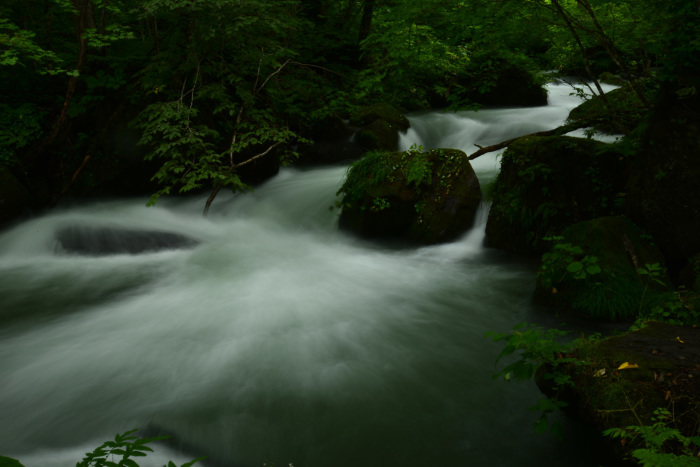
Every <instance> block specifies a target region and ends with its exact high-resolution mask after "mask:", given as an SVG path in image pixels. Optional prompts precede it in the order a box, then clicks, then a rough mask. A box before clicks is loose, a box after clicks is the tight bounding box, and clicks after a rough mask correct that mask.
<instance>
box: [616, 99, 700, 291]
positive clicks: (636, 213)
mask: <svg viewBox="0 0 700 467" xmlns="http://www.w3.org/2000/svg"><path fill="white" fill-rule="evenodd" d="M699 180H700V97H695V98H688V99H679V98H678V97H677V94H676V93H675V92H674V91H673V90H665V91H664V95H662V96H661V98H660V99H659V101H658V104H657V106H656V108H655V110H654V113H653V114H652V116H651V118H650V119H649V122H648V126H647V128H646V130H645V132H644V133H643V135H642V141H641V147H640V150H639V152H638V154H636V155H635V157H634V159H632V164H631V166H630V177H629V181H628V184H627V187H626V190H625V191H626V192H627V193H628V195H627V203H626V207H627V211H626V214H627V215H628V216H629V217H630V218H632V219H633V220H634V221H635V222H636V223H637V224H639V225H643V226H644V228H645V229H646V230H648V231H649V233H651V234H652V235H653V236H654V241H655V242H656V243H657V245H658V246H659V248H660V249H661V251H662V252H663V253H664V255H665V256H666V258H667V260H668V265H669V269H670V270H671V275H672V276H673V277H674V279H675V278H676V276H677V275H678V274H679V272H680V271H681V270H683V269H684V268H685V267H687V265H688V259H689V258H692V257H694V256H695V255H698V254H700V235H699V234H698V232H700V196H698V181H699ZM686 285H688V284H686Z"/></svg>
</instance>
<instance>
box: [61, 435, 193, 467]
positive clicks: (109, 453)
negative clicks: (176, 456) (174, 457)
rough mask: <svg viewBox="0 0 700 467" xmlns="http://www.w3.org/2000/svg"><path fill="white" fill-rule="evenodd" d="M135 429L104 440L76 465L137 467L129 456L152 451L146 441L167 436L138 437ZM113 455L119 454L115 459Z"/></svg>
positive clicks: (171, 465) (188, 464)
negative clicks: (118, 457) (111, 439)
mask: <svg viewBox="0 0 700 467" xmlns="http://www.w3.org/2000/svg"><path fill="white" fill-rule="evenodd" d="M136 431H137V430H135V429H134V430H130V431H127V432H126V433H124V434H121V435H120V434H117V435H116V436H115V437H114V441H105V442H104V443H102V445H100V446H98V447H97V448H95V450H94V451H92V452H88V453H86V454H85V457H84V458H83V459H82V460H81V461H80V462H78V463H77V464H76V465H75V466H76V467H122V466H124V467H139V464H138V463H137V462H136V461H134V460H133V459H131V457H145V456H146V455H147V454H146V453H148V452H153V449H151V448H150V447H149V446H147V444H148V443H151V442H153V441H158V440H162V439H167V438H168V437H167V436H157V437H154V438H139V437H138V436H134V435H133V434H134V433H135V432H136ZM115 456H121V458H120V459H115ZM202 459H204V457H199V458H197V459H195V460H193V461H190V462H186V463H184V464H182V466H181V467H191V466H192V465H194V464H195V463H197V462H199V461H200V460H202ZM164 467H177V466H176V464H175V463H174V462H173V461H169V462H168V465H167V466H164Z"/></svg>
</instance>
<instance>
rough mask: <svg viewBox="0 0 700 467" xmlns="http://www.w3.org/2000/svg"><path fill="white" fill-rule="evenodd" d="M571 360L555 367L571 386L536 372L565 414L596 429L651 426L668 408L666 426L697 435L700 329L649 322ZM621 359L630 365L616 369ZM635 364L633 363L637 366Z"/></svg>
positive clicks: (589, 345) (592, 344)
mask: <svg viewBox="0 0 700 467" xmlns="http://www.w3.org/2000/svg"><path fill="white" fill-rule="evenodd" d="M571 357H574V360H575V361H574V362H573V363H567V364H565V365H558V366H557V371H559V372H560V373H562V374H564V375H568V376H569V377H571V378H572V383H573V384H572V385H571V386H567V387H566V388H559V390H556V389H555V388H554V380H553V379H552V378H545V377H544V376H545V374H546V373H548V372H551V370H552V367H551V366H546V367H542V368H541V369H540V371H538V375H537V384H538V386H539V387H540V389H541V390H542V392H544V393H545V394H546V395H548V396H549V397H558V398H559V400H563V401H564V402H567V403H568V404H569V405H568V407H567V408H566V409H565V411H566V412H567V414H568V415H570V416H573V417H576V418H581V419H583V420H585V421H587V422H589V423H591V424H593V425H594V426H595V427H596V429H597V430H598V431H600V432H602V431H604V430H606V429H609V428H625V427H628V426H652V425H653V424H654V422H655V420H654V419H653V418H652V417H654V410H656V409H658V408H669V407H670V408H671V409H669V410H672V411H673V420H671V421H669V428H674V429H678V430H679V431H680V432H681V433H682V434H683V435H685V436H687V437H692V436H697V427H698V424H700V384H698V380H700V329H696V328H692V327H680V326H673V325H670V324H665V323H658V322H649V323H647V325H646V327H644V328H642V329H640V330H636V331H632V332H628V333H625V334H622V335H619V336H615V337H610V338H607V339H604V340H601V341H588V342H586V343H584V344H582V345H581V346H580V347H579V348H578V349H577V350H576V352H575V354H574V355H572V356H571ZM623 363H628V364H630V365H632V368H629V369H622V370H621V369H619V367H620V366H621V365H622V364H623ZM635 365H636V367H635ZM616 446H617V447H618V448H619V450H620V456H621V457H622V456H626V455H629V452H631V451H632V450H634V449H636V448H639V447H644V445H643V441H642V440H641V439H635V440H632V441H631V442H630V443H628V444H627V445H625V446H624V447H623V446H621V445H620V443H619V442H618V443H616Z"/></svg>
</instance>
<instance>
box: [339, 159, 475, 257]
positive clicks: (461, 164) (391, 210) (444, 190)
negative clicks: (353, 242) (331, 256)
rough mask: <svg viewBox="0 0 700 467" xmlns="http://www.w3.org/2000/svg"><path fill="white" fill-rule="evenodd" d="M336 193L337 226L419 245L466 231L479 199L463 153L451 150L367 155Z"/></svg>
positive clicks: (363, 234) (469, 166)
mask: <svg viewBox="0 0 700 467" xmlns="http://www.w3.org/2000/svg"><path fill="white" fill-rule="evenodd" d="M338 193H339V194H342V196H343V197H342V201H341V204H342V208H343V209H342V213H341V216H340V226H341V228H345V229H348V230H351V231H353V232H356V233H358V234H360V235H361V236H364V237H375V238H376V237H395V238H404V239H408V240H411V241H415V242H420V243H424V244H431V243H438V242H444V241H448V240H451V239H453V238H455V237H456V236H458V235H459V234H461V233H463V232H465V231H466V230H467V229H468V228H469V227H471V226H472V224H473V221H474V216H475V214H476V210H477V209H478V206H479V203H480V201H481V189H480V187H479V181H478V180H477V178H476V175H475V174H474V170H473V169H472V167H471V165H470V164H469V160H468V159H467V155H466V154H465V153H464V152H462V151H459V150H455V149H435V150H431V151H428V152H420V151H417V150H412V151H405V152H391V153H381V152H372V153H369V154H368V155H366V156H365V158H364V159H362V160H360V161H358V162H356V163H355V164H353V165H352V166H351V168H350V170H349V171H348V175H347V178H346V180H345V183H344V184H343V186H342V187H341V189H340V190H339V192H338Z"/></svg>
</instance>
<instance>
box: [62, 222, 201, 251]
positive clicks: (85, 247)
mask: <svg viewBox="0 0 700 467" xmlns="http://www.w3.org/2000/svg"><path fill="white" fill-rule="evenodd" d="M55 238H56V241H57V242H58V244H59V246H60V249H61V250H62V251H65V252H67V253H77V254H80V255H88V256H106V255H119V254H130V255H136V254H140V253H149V252H155V251H161V250H175V249H179V248H192V247H194V246H196V245H197V244H198V243H199V242H197V241H196V240H193V239H191V238H189V237H186V236H184V235H180V234H175V233H171V232H158V231H142V230H128V229H114V228H109V227H88V226H72V227H65V228H63V229H60V230H58V231H57V232H56V236H55Z"/></svg>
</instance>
